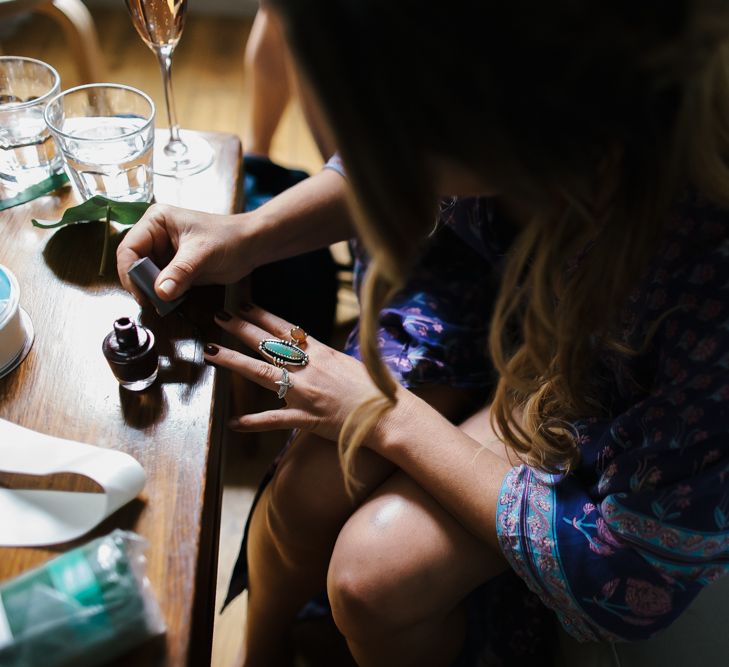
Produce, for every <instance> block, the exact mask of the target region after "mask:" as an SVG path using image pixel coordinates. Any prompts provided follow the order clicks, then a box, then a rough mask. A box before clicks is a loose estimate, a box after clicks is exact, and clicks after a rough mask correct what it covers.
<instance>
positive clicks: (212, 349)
mask: <svg viewBox="0 0 729 667" xmlns="http://www.w3.org/2000/svg"><path fill="white" fill-rule="evenodd" d="M218 352H220V348H219V347H218V346H217V345H213V344H212V343H205V354H207V355H208V356H210V357H214V356H215V355H216V354H217V353H218Z"/></svg>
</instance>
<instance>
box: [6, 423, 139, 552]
mask: <svg viewBox="0 0 729 667" xmlns="http://www.w3.org/2000/svg"><path fill="white" fill-rule="evenodd" d="M0 471H2V472H9V473H22V474H26V475H52V474H54V473H76V474H79V475H84V476H85V477H88V478H89V479H91V480H93V481H94V482H96V483H97V484H99V485H100V486H101V488H102V489H103V490H104V492H103V493H77V492H73V491H44V490H35V489H33V490H29V489H23V490H16V489H4V488H0V546H2V547H21V546H26V547H38V546H45V545H50V544H60V543H62V542H68V541H70V540H74V539H76V538H78V537H81V536H82V535H84V534H85V533H87V532H88V531H89V530H91V529H92V528H93V527H94V526H96V525H97V524H99V523H100V522H101V521H103V520H104V519H105V518H106V517H107V516H109V515H110V514H112V513H113V512H115V511H116V510H118V509H119V508H120V507H121V506H122V505H125V504H126V503H128V502H129V501H130V500H132V499H133V498H135V497H136V496H137V494H138V493H139V492H140V491H141V490H142V488H143V487H144V481H145V475H144V470H143V469H142V466H141V465H139V463H138V462H137V460H136V459H134V458H132V457H131V456H129V454H125V453H124V452H117V451H114V450H111V449H104V448H102V447H93V446H91V445H83V444H81V443H80V442H73V441H71V440H64V439H62V438H56V437H53V436H50V435H44V434H42V433H37V432H36V431H31V430H29V429H27V428H23V427H21V426H17V425H16V424H12V423H11V422H8V421H5V420H3V419H0Z"/></svg>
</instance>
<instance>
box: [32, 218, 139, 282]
mask: <svg viewBox="0 0 729 667" xmlns="http://www.w3.org/2000/svg"><path fill="white" fill-rule="evenodd" d="M105 227H106V224H105V223H104V222H100V221H99V222H83V223H78V224H74V225H68V226H66V227H61V228H60V229H59V230H57V231H56V232H55V233H54V234H53V236H51V238H50V239H48V242H47V243H46V247H45V248H43V258H44V259H45V261H46V264H47V265H48V268H49V269H51V271H53V273H54V274H55V275H56V277H57V278H58V279H59V280H62V281H64V282H68V283H72V284H74V285H79V286H82V287H84V286H90V285H111V284H114V283H118V282H119V278H118V276H117V273H116V249H117V247H118V246H119V244H120V243H121V241H122V239H123V238H124V235H125V234H126V232H127V231H128V230H126V229H125V230H123V231H116V230H115V229H114V228H113V227H112V234H111V236H110V237H109V247H108V248H107V256H106V266H105V267H104V274H103V275H99V268H100V265H101V259H102V254H103V251H104V235H105V233H106V230H105Z"/></svg>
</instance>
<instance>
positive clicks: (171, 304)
mask: <svg viewBox="0 0 729 667" xmlns="http://www.w3.org/2000/svg"><path fill="white" fill-rule="evenodd" d="M159 274H160V270H159V268H158V267H157V265H156V264H155V263H154V262H153V261H152V260H151V259H150V258H149V257H143V258H142V259H138V260H137V261H136V262H134V264H132V266H131V267H130V268H129V271H127V275H128V276H129V277H130V278H131V279H132V282H133V283H134V284H135V285H136V286H137V287H138V288H139V289H140V290H142V292H144V295H145V296H146V297H147V298H148V299H149V300H150V301H151V302H152V305H153V306H154V308H155V310H156V311H157V312H158V313H159V314H160V315H162V316H164V315H167V314H169V313H171V312H172V311H173V310H174V309H175V308H177V306H179V305H180V304H181V303H182V302H183V301H184V300H185V295H183V296H181V297H179V298H177V299H174V300H173V301H163V300H162V299H160V298H159V297H158V296H157V293H156V292H155V291H154V281H155V280H157V276H158V275H159Z"/></svg>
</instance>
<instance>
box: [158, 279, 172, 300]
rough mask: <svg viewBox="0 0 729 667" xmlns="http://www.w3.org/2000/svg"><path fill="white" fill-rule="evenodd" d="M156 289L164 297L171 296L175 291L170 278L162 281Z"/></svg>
mask: <svg viewBox="0 0 729 667" xmlns="http://www.w3.org/2000/svg"><path fill="white" fill-rule="evenodd" d="M157 289H158V290H159V291H160V292H162V294H164V295H165V296H172V293H173V292H174V291H175V281H174V280H172V278H167V280H163V281H162V282H161V283H160V286H159V287H158V288H157Z"/></svg>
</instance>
